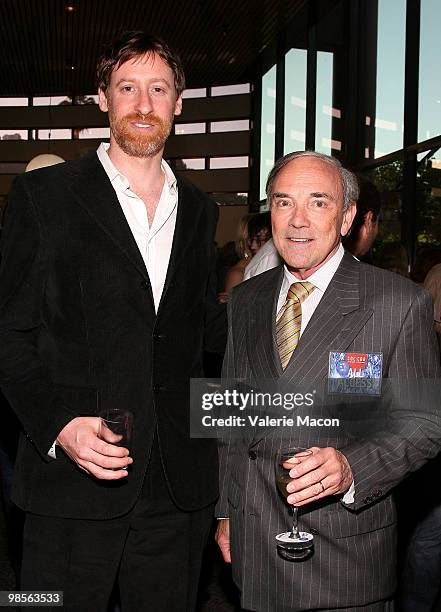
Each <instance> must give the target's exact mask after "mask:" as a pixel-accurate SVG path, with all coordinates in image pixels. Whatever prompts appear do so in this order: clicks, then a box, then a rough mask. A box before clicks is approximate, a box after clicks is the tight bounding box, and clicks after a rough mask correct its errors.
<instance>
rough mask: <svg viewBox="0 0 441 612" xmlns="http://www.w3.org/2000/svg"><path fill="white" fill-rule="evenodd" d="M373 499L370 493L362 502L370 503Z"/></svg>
mask: <svg viewBox="0 0 441 612" xmlns="http://www.w3.org/2000/svg"><path fill="white" fill-rule="evenodd" d="M373 501H374V498H373V497H371V496H370V495H368V496H367V497H365V498H364V503H365V504H370V503H371V502H373Z"/></svg>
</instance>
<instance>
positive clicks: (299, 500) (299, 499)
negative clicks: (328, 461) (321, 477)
mask: <svg viewBox="0 0 441 612" xmlns="http://www.w3.org/2000/svg"><path fill="white" fill-rule="evenodd" d="M319 487H320V484H319V483H317V484H316V485H315V486H313V487H309V489H305V490H304V491H301V492H300V493H295V494H294V495H289V496H288V497H287V499H286V501H287V502H288V504H292V505H293V506H298V507H300V506H306V505H307V504H310V503H311V502H314V501H318V500H319V499H323V498H324V497H328V496H329V495H331V493H330V492H329V489H326V490H325V491H322V488H321V487H320V492H319V493H318V492H317V491H318V488H319Z"/></svg>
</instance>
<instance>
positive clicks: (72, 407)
mask: <svg viewBox="0 0 441 612" xmlns="http://www.w3.org/2000/svg"><path fill="white" fill-rule="evenodd" d="M54 388H55V391H56V393H57V395H58V397H59V398H60V399H61V401H62V402H63V406H64V407H65V408H66V409H67V410H69V411H70V412H72V414H73V415H75V416H96V415H97V414H98V411H99V393H98V389H96V388H95V387H77V386H71V385H59V384H55V385H54Z"/></svg>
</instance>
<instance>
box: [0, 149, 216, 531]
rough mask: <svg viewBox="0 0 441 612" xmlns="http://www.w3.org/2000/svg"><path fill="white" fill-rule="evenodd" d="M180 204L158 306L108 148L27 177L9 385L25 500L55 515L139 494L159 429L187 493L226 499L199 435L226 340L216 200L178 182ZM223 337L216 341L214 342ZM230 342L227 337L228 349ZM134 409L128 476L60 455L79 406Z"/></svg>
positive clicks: (94, 509)
mask: <svg viewBox="0 0 441 612" xmlns="http://www.w3.org/2000/svg"><path fill="white" fill-rule="evenodd" d="M178 194H179V199H178V211H177V220H176V229H175V234H174V240H173V247H172V253H171V257H170V263H169V267H168V272H167V278H166V283H165V287H164V292H163V295H162V299H161V302H160V305H159V309H158V312H157V313H155V309H154V303H153V295H152V290H151V286H150V281H149V277H148V274H147V271H146V268H145V266H144V263H143V260H142V257H141V254H140V253H139V250H138V248H137V245H136V242H135V240H134V238H133V236H132V233H131V231H130V228H129V226H128V224H127V221H126V219H125V217H124V214H123V212H122V209H121V206H120V204H119V202H118V199H117V197H116V194H115V191H114V189H113V188H112V185H111V183H110V181H109V179H108V177H107V175H106V173H105V171H104V169H103V167H102V165H101V163H100V162H99V160H98V158H97V156H96V154H95V153H94V154H93V155H89V156H87V157H84V158H82V159H80V160H77V161H73V162H66V163H64V164H60V165H57V166H53V167H51V168H46V169H42V170H38V171H34V172H31V173H29V174H26V175H22V176H19V177H18V178H17V179H16V181H15V184H14V186H13V188H12V191H11V193H10V196H9V202H8V209H7V215H6V220H5V225H4V230H3V235H2V263H1V276H0V382H1V385H2V388H3V392H4V394H5V396H6V397H7V398H8V400H9V402H10V404H11V406H12V407H13V409H14V411H15V412H16V414H17V415H18V417H19V419H20V421H21V424H22V427H23V433H22V436H21V439H20V443H19V449H18V455H17V461H16V474H15V487H14V494H13V495H14V501H15V502H16V503H17V504H18V505H19V506H20V507H21V508H23V509H25V510H29V511H32V512H35V513H39V514H43V515H54V516H63V517H74V518H90V519H103V518H109V517H114V516H118V515H121V514H123V513H125V512H126V511H128V510H129V509H130V508H131V507H132V506H133V505H134V503H135V501H136V499H137V497H138V495H139V493H140V489H141V485H142V480H143V477H144V474H145V471H146V468H147V463H148V458H149V452H150V447H151V444H152V440H153V436H154V433H155V431H157V432H158V438H159V444H160V448H161V454H162V459H163V463H164V468H165V472H166V476H167V480H168V483H169V487H170V490H171V493H172V495H173V497H174V498H175V501H176V503H177V504H178V505H179V506H180V507H182V508H184V509H196V508H201V507H203V506H206V505H208V504H209V503H211V502H213V501H214V500H215V498H216V496H217V489H218V487H217V481H216V475H215V474H216V465H217V451H216V447H215V444H214V442H213V441H210V440H208V441H205V440H192V439H190V437H189V415H188V409H189V408H188V406H189V379H190V377H199V376H201V374H202V351H203V342H204V336H206V334H205V330H207V329H208V330H210V334H211V335H210V336H206V339H207V344H208V347H209V348H212V349H214V350H216V349H217V348H218V347H219V346H221V344H222V338H221V336H222V313H221V312H220V311H219V308H218V307H217V306H216V303H215V300H214V294H213V297H211V292H210V291H211V280H210V275H211V274H212V270H213V268H214V231H215V225H216V220H217V210H216V207H215V205H214V204H213V203H212V202H211V201H210V200H209V199H208V198H207V197H206V196H205V195H204V194H203V193H202V192H200V191H199V190H198V189H196V188H195V187H194V186H192V185H191V184H190V183H188V182H186V181H184V180H182V179H178ZM210 342H211V344H212V346H210ZM215 345H216V346H215ZM117 406H124V407H126V408H128V409H129V410H131V411H132V412H133V414H134V436H133V444H132V453H131V454H132V456H133V458H134V463H133V466H132V467H131V468H130V473H129V476H128V478H127V479H124V481H118V482H110V483H109V482H105V481H99V480H95V479H94V478H92V477H90V476H88V475H86V474H85V473H84V472H83V471H81V470H79V469H78V468H77V467H76V466H75V465H74V463H73V462H72V461H71V460H70V459H69V458H68V457H67V456H66V455H64V453H63V452H62V451H61V450H58V458H57V459H56V460H51V459H50V458H49V457H48V456H47V451H48V449H49V448H50V446H51V445H52V443H53V441H54V440H55V438H56V437H57V435H58V433H59V432H60V430H61V429H62V428H63V427H64V426H65V425H66V424H67V423H68V422H69V421H70V420H71V419H72V418H74V417H75V416H78V415H96V414H97V413H98V412H99V411H101V410H105V409H107V408H111V407H117Z"/></svg>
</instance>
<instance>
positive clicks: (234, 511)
mask: <svg viewBox="0 0 441 612" xmlns="http://www.w3.org/2000/svg"><path fill="white" fill-rule="evenodd" d="M282 275H283V273H282V268H281V267H279V268H275V269H273V270H270V271H268V272H266V273H264V274H262V275H260V276H257V277H255V278H252V279H251V280H250V281H247V282H245V283H243V284H242V285H240V286H239V287H237V288H236V289H235V290H234V291H233V295H232V298H231V301H230V304H229V340H228V347H227V353H226V356H225V361H224V376H225V377H228V378H230V377H231V378H233V377H239V378H251V379H254V380H260V379H262V378H267V379H268V378H279V379H280V380H282V379H283V380H284V382H285V383H290V382H292V383H295V384H299V383H301V382H302V381H306V380H309V381H311V380H317V381H320V380H324V379H326V376H327V370H328V357H329V352H330V351H342V352H344V351H354V352H372V353H374V352H382V353H383V377H389V378H390V379H393V378H399V379H402V380H403V384H405V382H404V381H405V380H407V381H409V380H410V379H423V378H424V379H425V378H437V377H438V376H439V354H438V352H437V346H436V338H435V334H434V331H433V315H432V307H431V302H430V298H429V297H428V295H427V294H426V293H425V292H424V291H423V290H422V289H420V288H419V287H418V286H417V285H415V284H413V283H411V282H410V281H408V280H406V279H404V278H402V277H400V276H398V275H396V274H392V273H389V272H386V271H384V270H380V269H377V268H374V267H372V266H368V265H365V264H362V263H360V262H358V261H357V260H355V259H354V258H353V257H352V256H350V255H349V254H345V256H344V258H343V260H342V262H341V264H340V266H339V268H338V270H337V272H336V274H335V275H334V278H333V279H332V281H331V283H330V284H329V286H328V289H327V291H326V293H325V295H324V296H323V297H322V299H321V301H320V304H319V306H318V307H317V309H316V311H315V312H314V315H313V317H312V318H311V320H310V322H309V324H308V326H307V328H306V329H305V331H304V333H303V334H302V337H301V340H300V342H299V344H298V346H297V349H296V351H295V353H294V355H293V357H292V359H291V361H290V363H289V364H288V367H287V369H286V370H285V372H282V370H281V367H280V362H279V359H278V355H277V352H276V348H275V344H274V323H273V324H271V322H274V319H275V309H276V304H277V298H278V295H279V291H280V286H281V282H282ZM404 418H405V421H403V422H402V423H401V425H402V426H401V427H399V435H398V434H390V435H386V436H380V437H374V438H371V439H369V440H368V439H362V438H356V439H354V438H353V437H352V438H351V437H349V438H348V437H345V433H344V431H343V432H339V433H338V434H335V436H334V437H331V436H329V437H328V438H327V439H323V438H322V439H321V440H320V442H319V445H320V446H334V447H337V448H340V449H342V452H344V454H345V456H346V457H347V458H348V460H349V462H350V465H351V467H352V470H353V474H354V482H355V491H356V493H355V503H354V504H351V505H350V506H347V505H345V504H343V503H342V501H341V499H340V498H336V497H329V498H327V500H326V501H322V502H319V503H315V504H313V505H310V506H306V507H305V508H304V509H303V512H302V514H301V516H300V523H301V526H303V527H304V528H306V529H307V530H312V532H313V533H315V538H314V540H315V552H314V554H313V556H312V557H311V558H310V559H308V560H305V561H301V562H289V561H285V560H283V559H282V558H280V557H278V556H277V553H276V546H275V541H274V536H275V535H276V534H277V533H280V532H282V531H286V530H287V528H288V526H289V516H288V512H287V507H286V505H285V504H284V502H283V501H282V500H281V499H280V497H279V496H278V494H277V492H276V488H275V484H274V465H273V462H274V453H275V450H276V449H277V447H278V446H279V444H280V433H278V432H276V431H268V430H267V431H265V432H263V433H261V434H257V435H256V437H254V438H252V437H248V438H246V439H242V440H239V441H234V442H231V443H230V444H224V445H221V449H220V460H221V472H220V481H221V497H220V501H219V505H218V508H217V516H229V517H230V529H231V548H232V563H233V576H234V579H235V581H236V583H237V585H238V586H239V588H240V589H241V592H242V605H243V607H244V608H246V609H249V610H258V611H261V612H264V611H265V612H276V611H277V612H285V611H288V610H289V611H290V612H291V611H293V610H311V609H316V608H325V609H328V608H336V607H351V606H357V605H364V604H369V603H371V602H375V601H379V600H383V599H386V598H389V597H391V596H392V595H393V593H394V589H395V554H396V553H395V548H396V513H395V507H394V502H393V499H392V495H391V491H392V489H393V487H394V486H395V485H396V484H397V483H398V482H399V481H400V480H402V479H403V478H404V477H405V475H406V474H408V473H409V472H410V471H414V470H416V469H417V468H418V467H419V466H420V465H422V464H423V463H424V462H425V461H427V460H428V459H429V458H431V457H433V456H435V455H436V454H437V452H438V451H439V449H440V444H439V440H440V438H441V435H440V431H441V430H440V424H439V419H438V417H437V415H436V410H435V414H432V415H428V414H423V413H422V412H421V413H420V412H419V407H415V410H414V409H413V408H412V410H410V411H408V412H406V413H405V415H404V416H403V419H404ZM304 429H307V428H304ZM283 435H286V432H285V433H284V434H283ZM315 435H316V434H314V431H313V430H310V431H309V432H306V433H305V432H304V431H303V430H302V432H299V430H298V429H296V431H293V432H292V434H291V440H292V442H293V443H294V444H301V445H302V446H305V445H316V444H317V438H316V437H315ZM299 436H300V438H299ZM250 449H251V450H252V451H253V452H250Z"/></svg>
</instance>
